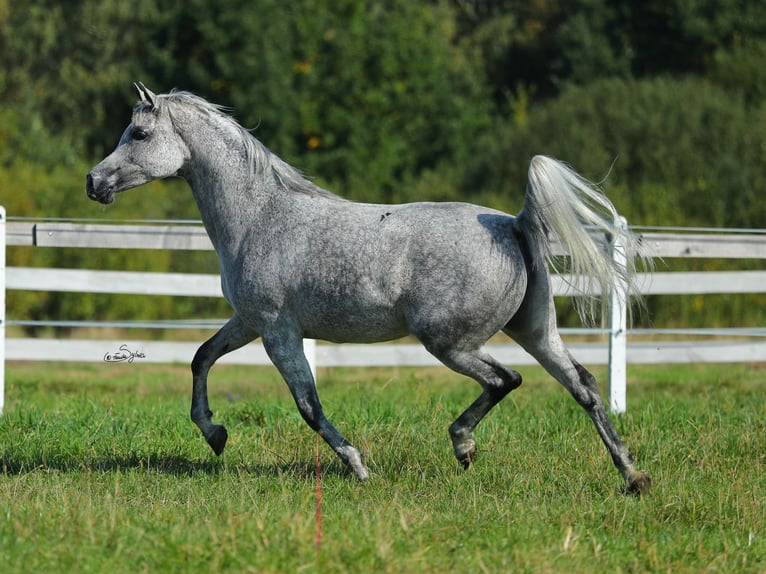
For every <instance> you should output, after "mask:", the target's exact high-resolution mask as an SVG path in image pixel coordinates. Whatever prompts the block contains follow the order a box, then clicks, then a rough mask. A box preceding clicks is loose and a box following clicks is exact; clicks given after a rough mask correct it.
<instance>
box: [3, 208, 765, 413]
mask: <svg viewBox="0 0 766 574" xmlns="http://www.w3.org/2000/svg"><path fill="white" fill-rule="evenodd" d="M0 228H2V229H0V242H3V241H4V243H5V244H4V245H0V343H4V347H0V413H2V408H3V400H4V388H3V386H4V366H5V361H6V360H31V361H45V360H57V361H85V362H88V361H90V362H92V361H102V360H104V358H105V357H106V356H107V355H109V354H110V353H112V356H114V353H115V352H117V351H119V347H121V346H123V345H124V348H125V349H126V350H128V351H130V352H134V353H139V354H140V355H143V357H142V358H141V359H140V360H142V361H146V362H158V363H168V362H183V363H188V362H189V361H190V360H191V358H192V356H193V354H194V352H195V351H196V349H197V347H198V344H197V343H180V342H168V341H161V342H159V341H138V340H135V341H123V340H121V341H104V340H80V339H68V340H60V339H35V338H25V337H19V338H6V336H5V329H6V326H8V325H14V324H15V325H31V324H35V325H58V326H62V325H65V326H69V327H78V326H89V327H94V326H101V325H109V326H120V327H126V328H129V327H141V328H168V327H171V328H211V329H212V328H217V327H218V326H220V324H222V322H223V321H222V320H220V321H219V320H191V321H175V322H166V321H154V322H145V321H140V322H120V323H106V324H105V323H98V322H77V321H66V319H63V320H60V321H46V322H34V321H25V320H17V321H7V320H6V318H5V292H6V290H8V289H10V290H32V291H35V290H44V291H61V292H83V293H125V294H142V295H176V296H195V297H221V296H222V293H221V287H220V278H219V276H218V275H217V274H199V273H196V274H195V273H152V272H133V271H104V270H89V269H49V268H38V267H9V268H6V266H5V251H6V247H5V246H6V245H7V246H37V247H77V248H89V249H90V248H107V249H172V250H212V244H211V243H210V240H209V239H208V237H207V234H206V233H205V230H204V228H203V227H202V226H201V225H199V224H195V223H192V222H182V223H173V222H141V223H130V224H127V223H118V224H100V223H94V222H87V223H82V222H71V221H58V220H45V221H32V220H17V221H11V222H8V221H7V220H6V215H5V211H4V210H3V208H2V207H0ZM676 231H677V232H673V233H668V232H664V231H662V232H657V231H644V232H642V233H641V237H642V242H643V245H644V248H645V249H646V252H647V255H649V256H650V257H655V258H663V259H672V258H690V257H691V258H725V259H766V233H760V232H755V231H751V232H736V233H734V232H730V233H720V232H707V233H701V232H694V233H682V232H680V231H681V230H676ZM557 254H559V255H565V251H564V250H563V249H562V248H561V247H559V248H558V250H557ZM568 285H569V278H568V277H566V276H554V277H553V288H554V294H555V295H557V296H568V295H571V293H570V292H569V288H568ZM637 285H638V289H639V291H640V292H642V293H643V294H647V295H655V294H669V295H683V294H710V293H760V292H764V291H766V271H761V270H749V271H734V272H725V271H724V272H656V273H652V274H650V275H649V274H643V275H641V276H639V277H638V280H637ZM624 298H625V297H624V294H620V293H614V294H613V302H614V305H613V309H615V310H616V313H615V316H614V317H613V319H612V324H611V325H610V328H609V329H606V330H599V329H574V330H567V329H563V330H562V332H564V333H579V334H582V333H590V334H593V333H606V334H607V335H608V339H609V341H608V342H607V343H570V344H569V346H570V348H571V350H572V352H573V353H574V355H575V356H577V358H578V360H579V361H580V362H582V363H586V364H608V365H609V404H610V407H611V408H612V410H613V411H617V412H622V411H624V410H625V408H626V397H625V369H626V364H627V363H678V362H722V361H726V362H736V361H747V362H751V361H752V362H759V361H766V342H764V341H763V340H758V338H760V337H763V334H764V333H763V331H762V330H746V331H743V330H737V329H716V330H715V334H716V335H717V336H718V337H732V338H733V337H737V339H736V340H726V341H718V340H717V341H708V342H700V341H695V342H693V343H690V342H688V341H686V342H685V341H662V342H661V343H657V342H631V344H630V345H629V346H628V345H627V335H628V334H629V333H630V331H627V329H626V326H625V313H624V312H621V311H620V310H621V309H624V308H625V305H626V301H625V300H624ZM703 331H704V330H696V331H695V332H694V333H692V332H691V331H684V330H674V331H673V333H674V334H676V335H684V334H687V335H688V334H697V335H701V334H706V333H705V332H703ZM662 332H663V331H662V330H653V331H651V333H655V334H656V333H662ZM646 333H647V332H644V334H646ZM741 337H746V340H742V339H741ZM753 338H755V339H756V340H753ZM307 345H308V348H307V351H308V354H309V356H310V361H312V362H313V364H314V365H315V366H320V367H336V366H392V365H409V366H420V365H437V364H439V363H438V362H437V361H436V359H435V358H434V357H432V356H431V355H430V354H428V353H427V352H426V351H425V350H424V349H423V348H422V346H420V345H410V344H380V345H321V344H320V345H315V344H314V343H313V342H309V343H307ZM126 352H127V351H126ZM491 352H492V353H493V354H494V355H495V356H496V357H497V358H498V360H500V361H502V362H505V363H509V364H516V365H522V364H531V363H534V362H535V361H534V360H533V359H532V358H531V357H530V356H529V355H528V354H527V353H526V352H525V351H523V350H522V349H521V348H520V347H518V346H517V345H515V344H513V343H508V344H504V345H492V349H491ZM123 354H124V353H123ZM120 357H122V355H120ZM125 360H127V359H125ZM221 362H222V363H232V364H249V365H252V364H269V361H268V357H267V356H266V353H265V351H264V350H263V347H262V346H261V345H260V344H259V343H253V344H250V345H247V346H246V347H244V348H243V349H240V350H239V351H236V352H233V353H231V354H230V355H227V356H226V357H224V358H222V359H221Z"/></svg>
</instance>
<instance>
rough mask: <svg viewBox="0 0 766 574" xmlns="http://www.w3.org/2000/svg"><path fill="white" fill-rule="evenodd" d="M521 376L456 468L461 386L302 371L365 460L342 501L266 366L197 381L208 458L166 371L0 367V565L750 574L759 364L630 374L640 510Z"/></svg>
mask: <svg viewBox="0 0 766 574" xmlns="http://www.w3.org/2000/svg"><path fill="white" fill-rule="evenodd" d="M528 371H529V372H526V371H525V373H524V375H525V382H524V385H522V387H520V388H519V389H518V390H517V391H514V392H513V393H512V394H511V395H509V396H508V397H507V398H506V399H505V400H504V401H503V402H502V403H501V404H500V405H499V406H498V407H497V408H496V409H495V410H493V412H492V413H490V415H489V416H488V417H487V419H486V420H485V421H483V422H482V424H481V425H480V426H479V427H478V428H477V439H478V441H479V449H480V456H479V457H478V458H477V460H476V462H475V464H474V465H473V467H472V468H471V469H470V470H468V471H467V472H466V471H463V470H462V468H460V466H459V465H458V464H457V462H456V461H455V459H454V457H453V455H452V452H451V451H452V448H451V445H450V443H449V438H448V435H447V433H446V431H445V429H446V427H447V425H448V424H449V423H450V422H451V420H452V419H454V418H455V417H456V416H457V415H458V414H459V412H460V411H461V410H462V408H464V407H465V406H466V405H468V404H469V403H470V402H471V401H472V400H473V399H474V398H475V396H476V393H477V392H478V391H477V390H476V388H475V385H473V384H472V383H470V382H466V381H465V380H461V378H460V377H458V376H456V375H453V374H450V373H448V372H446V371H445V370H443V369H393V370H392V369H364V372H363V373H362V372H361V370H359V369H332V370H328V371H327V372H323V373H321V375H320V386H321V389H322V393H323V399H324V403H325V406H326V412H328V414H329V416H330V417H331V418H332V419H333V421H334V422H335V423H336V424H337V425H338V426H339V427H340V428H341V429H342V430H343V432H344V433H346V434H347V435H348V437H349V439H350V440H351V441H352V442H355V443H356V444H357V445H358V446H359V447H360V448H361V449H362V450H363V451H364V452H365V454H366V456H367V461H368V463H369V464H370V468H371V471H372V479H371V481H370V482H368V483H367V484H364V485H361V484H359V483H358V482H357V481H356V480H355V478H354V477H353V476H352V475H351V474H350V473H349V472H348V471H346V470H345V469H344V468H343V467H342V465H341V464H340V463H339V461H338V460H337V458H336V457H335V455H334V454H333V453H332V452H330V451H329V449H328V448H327V447H326V446H325V445H324V444H323V443H321V444H320V442H319V441H318V439H317V437H316V435H315V434H314V433H313V432H312V431H311V430H310V429H309V428H308V427H307V426H306V424H305V423H304V422H303V420H302V419H301V417H300V416H299V415H298V414H297V412H296V410H295V407H294V405H293V402H292V399H291V398H290V397H289V396H288V395H287V391H286V389H285V387H284V384H283V383H282V382H281V381H280V380H279V376H278V374H277V373H276V370H275V369H269V368H242V367H224V366H222V367H219V368H217V369H215V370H214V372H213V376H214V379H215V384H214V385H211V393H212V394H211V406H212V408H213V409H214V410H215V411H216V416H217V420H219V421H222V422H224V423H225V424H227V425H228V428H229V432H230V439H229V444H228V446H227V450H226V452H225V453H224V454H223V456H222V457H221V458H216V457H215V456H214V455H213V454H212V452H210V451H209V449H208V447H207V445H206V444H205V442H204V439H203V438H202V436H201V435H200V433H199V432H198V430H197V429H196V428H195V427H194V425H193V424H192V422H191V421H190V420H189V419H188V404H187V400H186V396H187V394H188V392H189V391H188V379H189V377H190V375H189V373H188V370H187V368H186V367H183V368H182V367H168V366H152V365H141V364H133V365H120V366H118V365H103V364H102V365H100V366H99V365H72V364H69V365H61V364H55V365H50V366H45V367H43V366H40V365H39V364H38V365H9V368H8V370H7V377H8V386H7V393H8V396H9V402H8V403H7V405H6V412H5V414H4V415H3V416H2V417H0V500H2V501H3V509H4V515H3V520H0V549H2V551H1V552H0V570H2V571H3V572H4V573H7V574H15V573H17V572H19V573H20V572H30V571H34V572H59V571H74V570H76V571H78V572H106V571H108V572H113V573H115V574H119V573H122V572H137V571H150V572H157V573H162V572H178V571H199V570H211V571H215V572H250V571H252V572H288V571H289V572H298V571H305V572H382V573H397V574H398V573H400V572H453V571H455V572H457V571H459V572H482V571H490V572H574V573H579V572H583V573H586V572H594V571H596V572H620V571H623V572H627V571H630V572H649V571H652V572H668V571H672V572H701V571H706V570H712V569H717V570H721V571H726V572H735V573H736V572H759V571H760V570H762V568H763V564H764V563H766V536H764V535H765V534H766V499H765V498H764V496H763V493H764V490H765V489H766V474H764V472H763V464H764V453H765V452H766V423H764V421H765V420H766V400H765V399H764V396H766V395H765V394H764V390H765V389H764V386H765V384H766V382H765V381H764V371H763V369H758V368H753V367H747V366H743V365H736V366H733V365H725V366H718V367H715V366H710V365H706V366H704V367H695V366H673V367H671V368H669V369H668V368H667V367H662V368H657V367H648V366H644V367H640V368H634V369H631V375H630V376H631V380H630V386H629V397H630V400H629V407H628V413H627V414H626V415H623V416H621V417H618V418H617V420H616V426H617V428H618V430H619V432H620V433H621V434H622V435H623V437H624V439H625V440H626V442H627V443H628V444H629V446H630V447H631V449H632V451H633V452H634V453H635V455H636V458H637V460H638V462H639V464H640V467H641V468H643V469H645V470H647V471H648V472H650V474H651V476H652V478H653V480H654V484H653V490H652V491H651V492H650V494H649V495H648V496H646V497H644V498H642V499H636V498H633V497H626V496H624V495H622V494H621V493H620V485H621V478H620V477H619V475H618V474H617V473H616V472H615V470H614V468H613V466H612V463H611V461H610V460H608V455H607V453H606V451H605V450H604V448H603V446H602V445H601V443H600V441H599V439H598V437H597V434H596V431H595V429H594V428H593V424H592V423H591V421H590V420H589V419H588V417H587V416H586V415H585V413H584V412H583V411H582V409H581V408H580V407H578V406H577V404H576V403H575V402H574V401H573V400H572V398H571V397H570V396H569V395H568V394H567V393H566V391H564V390H563V389H562V388H561V387H559V386H558V385H556V384H555V383H553V382H551V381H550V379H549V378H548V377H547V376H546V375H545V374H543V373H542V371H541V370H540V369H529V370H528ZM596 374H597V375H599V374H601V373H596ZM317 452H318V455H319V461H320V470H321V473H322V485H321V486H322V502H321V518H322V522H321V529H322V530H321V531H322V537H321V541H320V544H319V545H317V543H316V534H317V522H316V508H317V496H316V493H317V482H316V478H315V473H316V466H315V462H314V461H315V456H316V453H317Z"/></svg>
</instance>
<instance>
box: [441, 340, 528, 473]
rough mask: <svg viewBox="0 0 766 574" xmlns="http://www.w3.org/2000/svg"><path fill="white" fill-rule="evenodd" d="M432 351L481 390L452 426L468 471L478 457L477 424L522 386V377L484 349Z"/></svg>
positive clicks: (457, 452) (457, 449) (454, 443)
mask: <svg viewBox="0 0 766 574" xmlns="http://www.w3.org/2000/svg"><path fill="white" fill-rule="evenodd" d="M429 350H430V351H431V352H432V353H433V354H434V355H435V356H436V357H437V358H438V359H439V360H440V361H441V362H442V363H444V364H445V365H446V366H448V367H449V368H450V369H452V370H453V371H456V372H458V373H461V374H463V375H466V376H468V377H471V378H472V379H474V380H475V381H477V382H478V383H479V384H480V385H481V387H482V391H481V394H480V395H479V397H478V398H477V399H476V400H475V401H474V402H473V403H472V404H471V406H469V407H468V408H467V409H466V410H465V411H463V413H462V414H461V415H460V416H459V417H458V418H457V420H455V422H454V423H452V424H451V425H450V427H449V433H450V437H451V438H452V446H453V448H454V450H455V457H457V459H458V461H459V462H460V463H461V464H462V465H463V468H468V467H469V466H470V464H471V462H473V459H474V457H475V456H476V442H475V441H474V438H473V431H474V429H475V428H476V425H478V424H479V422H480V421H481V419H483V418H484V416H485V415H486V414H487V413H488V412H489V411H490V410H491V409H492V408H493V407H494V406H495V405H496V404H497V403H499V402H500V401H501V400H502V399H503V397H505V395H507V394H508V393H509V392H511V391H512V390H513V389H515V388H517V387H518V386H519V385H520V384H521V375H520V374H519V373H517V372H516V371H512V370H510V369H506V368H505V367H504V366H503V365H501V364H500V363H499V362H497V361H496V360H495V359H494V358H493V357H491V356H490V355H488V354H487V353H486V352H484V351H482V350H474V351H464V350H455V349H448V350H446V351H436V352H435V351H434V350H433V349H429Z"/></svg>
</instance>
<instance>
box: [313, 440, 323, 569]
mask: <svg viewBox="0 0 766 574" xmlns="http://www.w3.org/2000/svg"><path fill="white" fill-rule="evenodd" d="M319 442H320V441H319V435H318V434H317V446H316V452H315V456H314V462H315V463H316V477H317V490H316V514H315V518H314V520H315V523H316V536H315V538H314V545H315V546H316V552H317V560H319V551H320V550H321V548H322V466H321V464H320V463H319Z"/></svg>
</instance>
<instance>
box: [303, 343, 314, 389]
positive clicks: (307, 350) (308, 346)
mask: <svg viewBox="0 0 766 574" xmlns="http://www.w3.org/2000/svg"><path fill="white" fill-rule="evenodd" d="M303 353H304V354H305V355H306V360H307V361H308V362H309V367H310V368H311V376H313V377H314V384H316V380H317V342H316V340H314V339H303Z"/></svg>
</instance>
